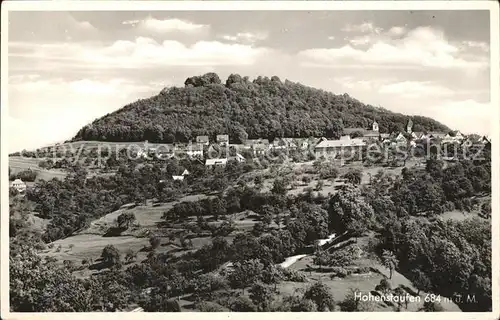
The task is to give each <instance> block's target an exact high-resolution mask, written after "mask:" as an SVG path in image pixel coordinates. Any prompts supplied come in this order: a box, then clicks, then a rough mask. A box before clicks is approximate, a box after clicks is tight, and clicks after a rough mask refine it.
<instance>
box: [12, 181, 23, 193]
mask: <svg viewBox="0 0 500 320" xmlns="http://www.w3.org/2000/svg"><path fill="white" fill-rule="evenodd" d="M10 186H11V187H12V188H14V189H16V190H17V192H19V193H23V192H24V191H26V183H24V182H23V181H22V180H21V179H16V180H14V181H12V183H11V184H10Z"/></svg>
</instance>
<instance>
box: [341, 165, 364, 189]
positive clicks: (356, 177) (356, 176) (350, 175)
mask: <svg viewBox="0 0 500 320" xmlns="http://www.w3.org/2000/svg"><path fill="white" fill-rule="evenodd" d="M362 177H363V172H362V171H361V170H359V169H350V170H349V171H348V172H347V173H346V174H344V179H346V180H347V181H348V182H349V183H352V184H355V185H356V184H360V183H361V178H362Z"/></svg>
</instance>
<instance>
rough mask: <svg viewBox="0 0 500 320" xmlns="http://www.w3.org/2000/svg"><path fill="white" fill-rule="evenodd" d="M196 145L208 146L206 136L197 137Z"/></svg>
mask: <svg viewBox="0 0 500 320" xmlns="http://www.w3.org/2000/svg"><path fill="white" fill-rule="evenodd" d="M196 143H199V144H203V145H207V146H208V144H209V140H208V136H197V137H196Z"/></svg>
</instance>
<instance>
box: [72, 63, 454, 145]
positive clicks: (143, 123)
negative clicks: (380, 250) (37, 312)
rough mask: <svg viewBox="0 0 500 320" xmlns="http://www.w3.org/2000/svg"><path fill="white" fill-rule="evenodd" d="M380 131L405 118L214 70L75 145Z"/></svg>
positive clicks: (106, 120)
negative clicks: (375, 128)
mask: <svg viewBox="0 0 500 320" xmlns="http://www.w3.org/2000/svg"><path fill="white" fill-rule="evenodd" d="M412 119H413V123H414V127H413V128H414V131H443V132H448V131H449V130H450V129H449V128H447V127H446V126H445V125H443V124H441V123H439V122H437V121H435V120H433V119H430V118H427V117H421V116H414V117H412ZM373 120H376V121H377V122H378V123H379V127H380V132H392V131H398V130H404V128H405V125H406V122H407V121H408V116H406V115H403V114H399V113H394V112H391V111H388V110H386V109H383V108H380V107H374V106H371V105H366V104H363V103H361V102H360V101H358V100H356V99H354V98H352V97H350V96H349V95H348V94H342V95H336V94H333V93H330V92H326V91H323V90H319V89H315V88H311V87H307V86H304V85H302V84H299V83H294V82H291V81H288V80H286V81H284V82H282V81H281V80H280V79H279V78H278V77H276V76H274V77H272V78H268V77H258V78H257V79H255V80H253V81H250V80H249V79H248V77H241V76H239V75H235V74H233V75H230V76H229V77H228V79H227V80H226V83H225V84H222V82H221V80H220V79H219V77H218V76H217V75H216V74H215V73H208V74H205V75H203V76H195V77H191V78H188V79H186V81H185V87H184V88H178V87H171V88H165V89H163V90H162V91H161V92H160V93H159V94H158V95H156V96H153V97H151V98H148V99H142V100H138V101H136V102H134V103H131V104H129V105H127V106H125V107H123V108H121V109H119V110H117V111H115V112H113V113H110V114H107V115H106V116H104V117H102V118H100V119H97V120H95V121H94V122H92V123H91V124H89V125H87V126H85V127H83V128H82V129H80V131H79V132H78V133H77V135H76V136H75V137H74V138H73V139H72V141H81V140H95V141H109V142H122V141H129V142H130V141H132V142H133V141H144V140H148V141H150V142H157V143H172V142H188V141H190V140H193V139H194V138H195V137H196V136H197V135H209V136H211V137H215V135H216V134H229V135H230V137H231V142H232V143H240V142H242V141H243V140H245V139H246V138H250V139H252V138H269V139H274V138H275V137H309V136H316V137H320V136H323V137H327V138H330V137H338V136H339V135H340V134H342V131H343V128H347V127H369V126H371V123H372V121H373Z"/></svg>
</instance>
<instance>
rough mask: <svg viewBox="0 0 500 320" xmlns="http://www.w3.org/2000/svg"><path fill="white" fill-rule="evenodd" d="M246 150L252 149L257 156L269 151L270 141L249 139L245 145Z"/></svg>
mask: <svg viewBox="0 0 500 320" xmlns="http://www.w3.org/2000/svg"><path fill="white" fill-rule="evenodd" d="M243 148H244V149H251V150H253V152H254V153H255V154H262V153H264V152H265V151H266V150H268V149H269V140H268V139H249V140H247V141H245V143H244V145H243Z"/></svg>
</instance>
